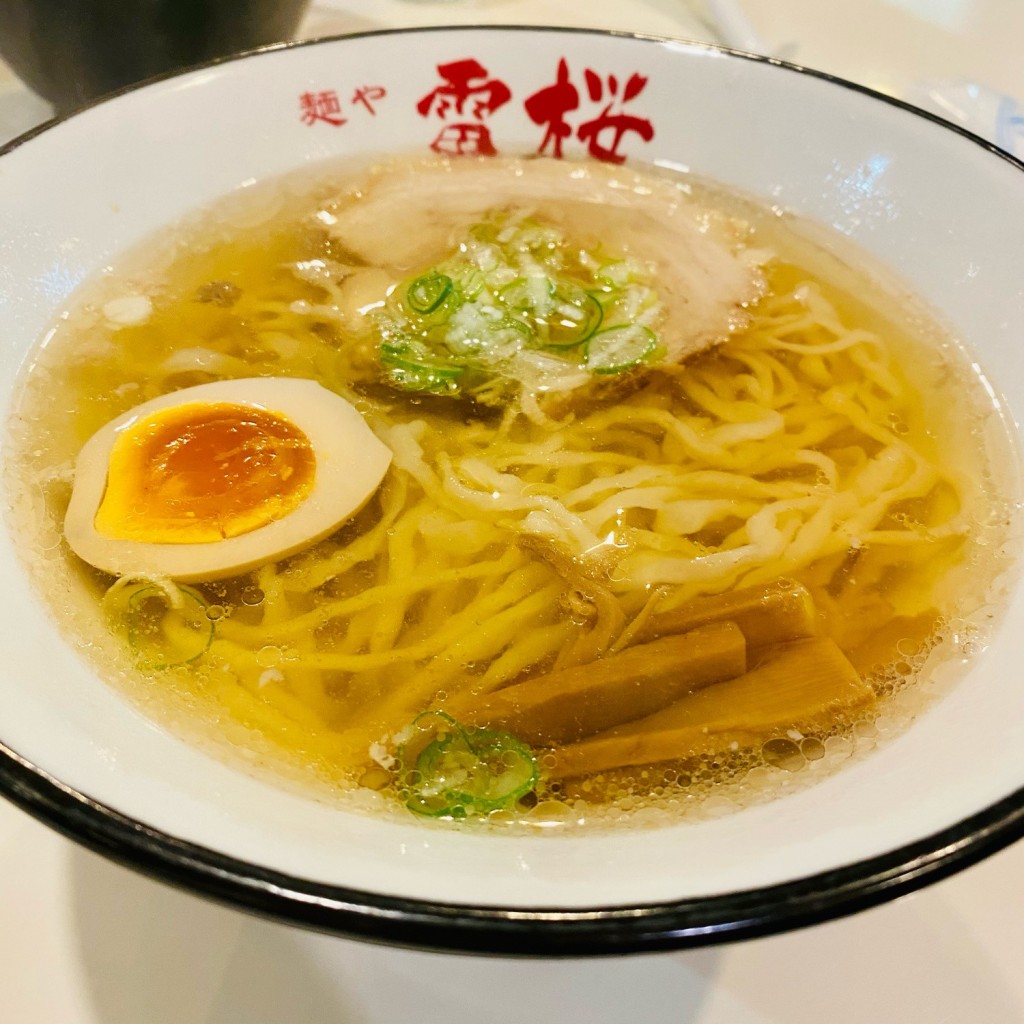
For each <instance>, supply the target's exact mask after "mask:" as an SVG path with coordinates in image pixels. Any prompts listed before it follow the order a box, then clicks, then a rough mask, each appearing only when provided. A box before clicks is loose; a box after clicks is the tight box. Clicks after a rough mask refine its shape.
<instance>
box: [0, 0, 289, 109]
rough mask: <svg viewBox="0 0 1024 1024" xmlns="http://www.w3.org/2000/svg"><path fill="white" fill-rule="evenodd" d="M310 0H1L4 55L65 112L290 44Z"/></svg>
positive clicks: (0, 32)
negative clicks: (194, 68) (216, 61)
mask: <svg viewBox="0 0 1024 1024" xmlns="http://www.w3.org/2000/svg"><path fill="white" fill-rule="evenodd" d="M308 4H309V0H0V55H2V56H3V58H4V60H6V61H7V63H8V64H10V66H11V68H12V70H13V71H14V72H15V74H17V75H18V76H19V77H20V78H21V79H22V80H23V81H24V82H25V84H26V85H28V87H29V88H30V89H32V90H33V91H35V92H37V93H39V94H40V95H41V96H43V97H44V98H45V99H47V100H49V101H50V102H51V103H52V104H53V105H54V108H55V109H56V111H57V112H58V113H64V112H66V111H69V110H72V109H74V108H75V107H79V106H81V105H82V104H83V103H86V102H87V101H89V100H91V99H94V98H96V97H98V96H103V95H105V94H106V93H109V92H114V91H115V90H117V89H120V88H122V87H124V86H126V85H131V84H133V83H135V82H141V81H144V80H145V79H147V78H152V77H153V76H154V75H160V74H163V73H165V72H168V71H174V70H176V69H178V68H184V67H189V66H191V65H193V64H202V63H203V62H204V61H208V60H212V59H213V58H214V57H221V56H224V55H225V54H229V53H235V52H238V51H240V50H249V49H252V48H253V47H256V46H263V45H266V44H268V43H277V42H281V41H283V40H286V39H290V38H291V37H292V35H293V34H294V32H295V29H296V28H297V26H298V24H299V20H300V18H301V17H302V14H303V12H304V11H305V9H306V7H307V6H308Z"/></svg>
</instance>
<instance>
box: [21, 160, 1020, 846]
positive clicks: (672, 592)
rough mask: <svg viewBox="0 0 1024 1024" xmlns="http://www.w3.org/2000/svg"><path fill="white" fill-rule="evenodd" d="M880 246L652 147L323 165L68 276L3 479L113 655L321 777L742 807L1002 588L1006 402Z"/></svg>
mask: <svg viewBox="0 0 1024 1024" xmlns="http://www.w3.org/2000/svg"><path fill="white" fill-rule="evenodd" d="M414 182H415V183H418V184H416V185H415V186H414V185H413V183H414ZM883 280H885V277H884V275H883V274H882V273H881V272H880V271H878V269H877V268H874V267H872V266H871V265H870V264H869V263H868V262H867V261H865V260H864V259H863V258H862V257H861V256H860V254H858V253H857V252H855V251H853V250H852V248H851V247H850V245H849V243H848V242H846V241H845V240H842V239H839V238H835V237H832V236H831V235H829V234H828V233H827V232H824V231H823V230H822V229H820V228H818V227H813V226H809V225H805V224H803V223H802V222H800V221H799V220H797V219H795V218H792V217H790V216H786V215H780V214H778V213H777V212H773V211H769V210H767V209H764V208H762V207H760V206H759V205H758V204H756V203H753V202H750V201H748V200H746V199H744V198H742V197H738V196H735V195H732V194H730V193H728V192H727V191H725V190H723V189H720V188H717V187H713V186H710V185H708V184H707V183H702V182H697V181H694V180H692V179H689V178H684V177H679V176H669V175H666V174H664V173H662V172H657V173H656V172H653V171H650V170H643V169H637V170H625V169H610V168H606V167H604V166H601V165H582V166H579V165H572V164H569V163H561V162H559V161H548V160H543V159H531V160H499V159H494V160H489V161H482V162H481V161H475V160H470V159H466V160H462V161H456V162H454V163H450V162H446V161H441V160H433V159H431V160H422V159H412V158H409V159H398V160H393V161H388V162H384V163H381V164H377V165H374V166H372V167H352V166H344V167H330V168H327V169H324V170H322V171H320V172H317V173H315V174H311V172H309V171H308V170H306V171H303V172H302V173H301V174H296V175H292V176H290V177H288V178H286V179H283V180H280V181H276V182H269V183H266V184H264V185H261V186H259V187H257V188H253V189H247V190H245V194H243V195H241V196H229V197H226V198H225V199H224V200H222V201H221V202H220V204H218V205H217V206H215V207H214V208H212V209H210V210H206V211H203V212H202V213H201V214H198V215H196V216H194V217H193V218H191V219H190V220H189V221H188V222H186V223H184V224H182V225H179V226H177V227H175V228H173V229H168V231H167V232H165V233H163V234H161V235H160V236H159V237H157V238H154V239H152V240H150V241H149V242H148V243H147V244H146V245H143V246H141V247H139V248H138V249H137V250H136V251H135V252H133V253H131V254H130V255H129V256H127V257H125V258H124V260H123V261H122V262H121V263H120V264H119V265H118V266H116V267H115V268H113V269H110V270H108V271H106V272H104V274H102V275H101V276H100V278H99V279H97V280H95V281H93V282H92V283H91V284H89V285H88V286H87V287H86V288H84V289H83V290H82V291H81V293H80V294H79V295H78V296H77V297H76V300H75V303H74V305H73V306H72V307H71V308H70V309H69V310H67V311H66V312H64V313H62V315H61V316H60V317H59V319H58V320H57V321H56V323H55V326H54V328H53V329H52V330H51V331H50V332H49V334H48V336H47V339H46V343H45V345H42V346H40V347H38V348H37V350H36V351H35V352H34V354H33V357H32V359H31V360H30V364H29V366H28V368H27V369H26V371H25V373H24V375H23V379H22V381H21V384H20V396H19V401H18V404H17V407H16V412H15V414H14V416H13V418H12V421H11V423H10V425H9V440H8V457H7V459H6V466H7V469H6V472H7V473H8V476H9V477H10V478H11V480H12V482H13V486H12V487H11V493H13V494H16V495H18V496H19V497H18V498H17V499H16V500H17V505H16V507H15V508H14V509H13V510H12V514H11V517H10V518H11V522H12V525H13V527H14V529H15V530H16V532H17V535H18V538H19V541H20V543H21V546H22V548H23V550H24V552H25V557H26V560H27V562H28V564H29V566H30V568H31V570H32V573H33V575H34V577H35V579H36V580H37V582H38V585H39V588H40V589H41V590H42V592H43V593H44V594H45V595H46V596H47V598H48V599H49V601H50V603H51V605H52V607H53V611H54V615H55V618H57V619H58V621H60V624H61V627H62V629H63V630H64V632H65V634H66V635H67V636H68V637H69V638H70V640H71V641H72V642H73V643H75V644H76V646H78V647H79V648H81V650H82V651H83V652H84V653H85V655H86V656H87V657H88V658H89V660H90V661H91V663H92V664H93V665H94V666H95V667H96V669H97V670H98V672H99V673H100V675H102V676H103V677H105V678H106V679H107V680H109V681H110V682H111V683H113V684H114V685H116V686H118V687H119V688H121V689H122V690H123V691H124V693H125V694H127V695H128V696H129V697H130V698H131V699H133V700H135V701H138V702H140V703H141V704H142V705H143V706H144V707H145V708H146V710H147V711H148V712H149V713H150V714H151V715H152V716H153V717H154V718H155V719H156V720H157V721H159V722H161V723H163V724H165V725H166V726H167V727H168V728H170V729H172V730H173V731H175V732H177V733H178V734H180V735H182V736H183V737H185V738H187V739H188V740H190V741H191V742H195V743H200V744H203V745H204V746H205V747H206V748H208V749H209V750H211V751H212V752H214V753H215V754H216V755H217V756H222V757H227V758H229V759H230V760H232V761H233V762H234V763H236V764H239V765H240V766H243V767H245V768H246V769H248V770H253V771H258V772H259V773H261V774H263V775H265V776H266V777H268V778H270V779H273V780H275V781H276V782H278V783H279V784H284V785H288V786H293V787H298V788H299V789H300V790H301V791H302V792H304V793H306V794H308V795H309V796H310V797H311V798H316V799H321V800H338V801H339V805H340V806H342V807H347V808H355V809H366V810H372V811H373V812H375V813H379V814H389V815H401V816H406V817H409V816H416V817H418V818H419V819H421V820H424V821H437V822H440V823H441V824H442V825H443V826H445V827H447V826H449V825H450V824H451V823H452V822H456V821H461V820H468V821H472V822H487V823H490V824H491V825H492V826H494V827H498V826H499V825H500V826H505V827H508V826H520V827H535V828H543V829H546V830H553V831H555V832H558V831H560V830H564V829H566V828H573V827H578V826H580V825H584V824H586V825H588V826H593V827H605V826H613V825H617V824H625V825H628V826H630V827H636V826H638V825H648V824H660V823H665V822H671V821H677V820H679V819H680V818H684V817H692V818H701V817H713V816H717V815H720V814H724V813H730V812H732V811H734V810H735V809H736V808H738V807H742V806H746V805H748V804H751V803H754V802H760V801H763V800H765V799H768V798H777V797H779V796H781V795H782V794H784V793H787V792H791V791H793V790H794V789H796V788H799V787H802V786H804V785H806V784H808V783H811V782H814V781H816V780H818V779H820V778H822V777H823V776H824V775H825V774H827V773H828V772H831V771H832V770H834V769H835V768H836V767H838V766H841V765H842V764H844V763H845V762H847V761H848V760H849V759H850V758H851V757H855V756H860V755H862V754H863V753H864V752H865V751H868V750H870V749H871V748H872V747H874V746H875V745H876V744H877V743H879V742H883V741H884V740H885V738H886V737H888V736H891V735H893V734H894V733H897V732H899V731H900V730H901V729H903V728H905V727H906V726H907V725H908V724H909V723H910V722H911V721H912V720H913V718H914V717H915V716H916V715H917V714H919V713H920V711H921V710H922V708H923V707H924V706H926V704H927V703H928V701H930V700H933V699H934V698H935V696H936V695H940V694H941V693H943V692H945V691H946V690H947V689H948V688H949V686H951V685H953V684H954V683H955V682H956V681H957V680H958V679H959V677H960V676H961V675H962V673H963V669H964V666H965V664H966V663H967V662H968V661H969V659H970V657H971V655H972V653H973V652H975V651H976V650H978V649H980V648H981V647H983V646H984V644H985V643H986V640H987V638H988V636H989V635H990V633H991V631H992V629H993V628H994V625H995V623H996V621H997V620H998V617H999V615H1000V614H1001V608H1002V604H1003V594H1004V590H1005V588H1006V586H1007V581H1008V577H1009V576H1010V575H1011V572H1012V569H1013V567H1014V562H1015V559H1016V556H1017V548H1018V540H1019V537H1018V528H1019V523H1018V521H1017V508H1018V505H1019V484H1018V469H1017V454H1016V450H1015V448H1014V445H1013V443H1012V440H1011V433H1010V429H1009V427H1008V425H1007V424H1006V423H1005V422H1004V420H1003V419H1002V416H1001V413H1000V410H999V406H998V403H996V402H995V401H994V400H993V398H992V392H991V390H990V388H989V387H988V385H987V382H985V381H984V380H983V379H982V378H981V377H980V376H979V371H978V370H977V368H976V366H974V365H973V364H972V361H971V359H970V358H969V357H968V355H967V354H966V353H965V352H963V351H962V350H961V348H960V346H959V345H958V344H957V343H956V342H955V340H954V339H952V338H951V337H950V336H949V335H948V334H947V333H946V332H945V331H944V330H943V329H942V328H941V327H940V326H939V325H938V324H937V323H936V322H935V321H934V319H933V318H932V317H931V316H930V315H929V314H928V313H927V312H926V311H925V310H924V309H923V308H922V306H921V305H920V303H918V302H917V301H916V300H915V299H913V298H912V297H911V296H909V295H907V294H904V293H902V292H900V291H898V289H896V288H895V287H893V286H891V285H883V284H881V283H880V282H882V281H883ZM295 378H298V379H300V381H302V382H303V383H302V384H301V388H304V389H311V390H308V395H309V396H315V400H314V399H307V397H306V396H307V391H306V390H303V391H301V396H302V397H301V398H299V399H298V400H297V401H296V400H292V399H289V398H287V396H288V395H290V394H295V395H299V394H300V392H299V391H296V381H295ZM227 382H231V383H227ZM306 382H315V383H306ZM321 393H323V396H324V397H323V399H321V397H320V395H321ZM167 396H173V397H167ZM299 406H304V407H306V408H305V409H303V410H302V411H300V410H299V408H298V407H299ZM321 406H322V408H323V410H324V412H323V415H322V417H321V415H320V413H319V412H316V411H310V410H311V409H314V407H315V409H316V410H318V409H320V408H321ZM140 407H142V408H141V410H140ZM338 410H342V411H340V412H339V411H338ZM270 421H273V425H272V427H267V426H266V424H267V423H268V422H270ZM363 431H365V434H364V433H363ZM96 438H101V439H104V440H103V441H102V445H101V446H100V449H99V450H101V457H96V458H94V457H92V456H90V457H88V458H85V457H83V458H79V453H80V452H82V450H83V448H86V450H87V451H90V452H91V451H94V450H97V448H96V446H97V445H99V444H100V442H97V441H96V440H95V439H96ZM90 439H93V440H90ZM370 449H373V451H374V452H378V455H377V456H375V458H374V461H373V468H372V470H367V471H365V472H363V471H361V472H357V471H356V468H357V464H360V460H362V459H364V458H365V457H366V453H367V451H368V450H370ZM297 473H307V474H314V473H315V474H316V479H319V478H320V476H322V475H327V474H329V473H334V474H336V475H338V476H340V477H341V478H343V480H344V483H345V486H346V490H345V497H344V499H343V500H342V499H334V498H330V499H321V497H320V495H322V494H324V493H328V492H325V491H323V490H322V489H318V486H317V487H315V486H314V485H313V483H309V484H308V486H307V485H306V484H305V483H302V482H301V481H300V479H299V477H298V476H296V474H297ZM90 474H94V475H95V478H93V479H90V480H86V477H87V476H89V475H90ZM300 483H302V486H300ZM83 491H88V493H89V494H90V495H91V497H90V499H89V501H90V502H91V504H90V503H89V502H86V503H84V504H83V500H84V499H82V498H81V497H80V495H81V493H82V492H83ZM73 493H74V497H73ZM285 495H290V496H291V497H289V498H288V500H287V501H285V500H284V498H283V496H285ZM115 497H116V498H117V502H116V503H115V501H114V498H115ZM104 502H105V503H106V504H104ZM303 503H306V504H307V505H308V504H312V505H317V506H320V505H323V504H326V505H328V506H331V507H332V508H333V506H334V505H335V504H336V505H337V506H338V507H337V508H336V509H335V511H336V512H337V514H336V516H335V517H334V518H333V519H332V518H331V515H330V509H328V513H327V514H326V515H321V516H320V517H319V518H317V519H316V522H317V523H318V524H320V525H318V526H317V527H316V528H315V529H314V528H313V527H306V526H305V525H303V524H304V523H305V522H306V516H305V514H303V515H301V516H300V515H298V514H297V512H296V508H295V507H293V506H301V505H302V504H303ZM69 505H70V509H71V511H70V512H69ZM115 505H116V507H115ZM83 509H84V511H82V510H83ZM65 523H67V527H65ZM290 523H295V524H297V525H296V529H295V531H292V530H291V526H290V525H289V524H290ZM73 527H74V528H73ZM304 530H306V531H307V532H306V533H303V532H302V531H304ZM325 530H326V531H328V532H327V533H326V535H325V532H324V531H325ZM83 532H85V533H88V534H89V535H90V537H92V536H93V535H94V534H97V533H98V534H99V535H100V541H101V543H99V542H97V544H94V545H93V544H92V542H91V541H90V543H89V544H87V545H84V546H83V545H81V544H80V543H79V542H78V541H77V540H76V538H77V537H78V536H80V535H81V534H82V533H83ZM282 534H283V535H284V540H278V539H276V538H280V537H281V535H282ZM264 538H267V541H266V544H264ZM69 541H70V542H71V545H70V546H69V543H68V542H69ZM90 545H92V546H90ZM100 547H101V548H102V550H103V552H104V554H103V556H102V558H100V557H99V556H96V555H94V554H92V552H93V551H94V550H98V549H99V548H100ZM235 548H241V549H242V550H244V551H245V553H246V554H245V557H244V558H239V560H238V561H237V562H235V561H233V560H232V558H233V556H232V555H230V551H232V550H234V549H235ZM168 550H170V551H171V552H172V557H170V558H165V557H164V555H165V554H166V553H167V551H168ZM76 552H77V553H76ZM111 552H113V554H111ZM221 552H228V554H227V555H225V556H224V557H221ZM211 553H213V554H214V555H215V557H214V558H212V559H211V558H208V557H207V556H209V555H210V554H211ZM158 555H159V557H158ZM80 556H81V557H80ZM90 558H91V559H94V560H95V561H96V562H97V563H98V564H100V563H101V564H102V568H95V567H94V566H93V565H90V564H89V562H87V561H85V560H83V559H90ZM207 565H216V566H219V567H220V568H218V570H217V571H216V572H210V571H207V570H206V569H204V568H203V567H204V566H207ZM233 567H235V568H233Z"/></svg>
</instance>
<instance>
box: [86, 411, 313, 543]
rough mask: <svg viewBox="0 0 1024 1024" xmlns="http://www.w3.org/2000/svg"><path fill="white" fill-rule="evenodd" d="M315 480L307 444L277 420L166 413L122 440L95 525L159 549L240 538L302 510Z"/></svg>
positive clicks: (248, 414)
mask: <svg viewBox="0 0 1024 1024" xmlns="http://www.w3.org/2000/svg"><path fill="white" fill-rule="evenodd" d="M315 472H316V457H315V455H314V452H313V448H312V445H311V444H310V441H309V438H308V437H307V436H306V435H305V434H304V433H303V432H302V431H301V430H299V429H298V427H296V426H295V425H294V424H292V423H291V422H289V421H288V420H287V419H286V418H285V417H284V416H282V415H280V414H279V413H274V412H268V411H267V410H265V409H254V408H252V407H250V406H245V405H235V404H233V403H230V402H216V403H199V402H195V403H191V404H187V405H181V406H176V407H173V408H169V409H162V410H160V411H159V412H155V413H153V414H151V415H150V416H146V417H144V418H142V419H141V420H138V421H137V422H135V423H132V424H131V425H130V426H128V427H126V428H125V429H124V430H122V431H121V432H120V433H119V435H118V437H117V440H116V441H115V442H114V445H113V448H112V449H111V453H110V461H109V464H108V470H107V485H106V490H105V492H104V494H103V500H102V501H101V502H100V507H99V509H98V511H97V513H96V518H95V521H94V525H95V527H96V530H97V532H99V533H101V534H104V535H105V536H107V537H115V538H118V539H123V540H137V541H144V542H149V543H159V544H198V543H209V542H212V541H218V540H222V539H223V538H225V537H237V536H238V535H239V534H243V533H248V532H250V531H251V530H256V529H259V528H260V527H261V526H266V525H267V524H268V523H271V522H274V521H275V520H277V519H281V518H282V517H284V516H286V515H288V513H289V512H292V511H293V510H294V509H296V508H298V506H299V505H301V504H302V503H303V502H304V501H305V500H306V498H308V497H309V494H310V491H311V490H312V487H313V478H314V476H315Z"/></svg>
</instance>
